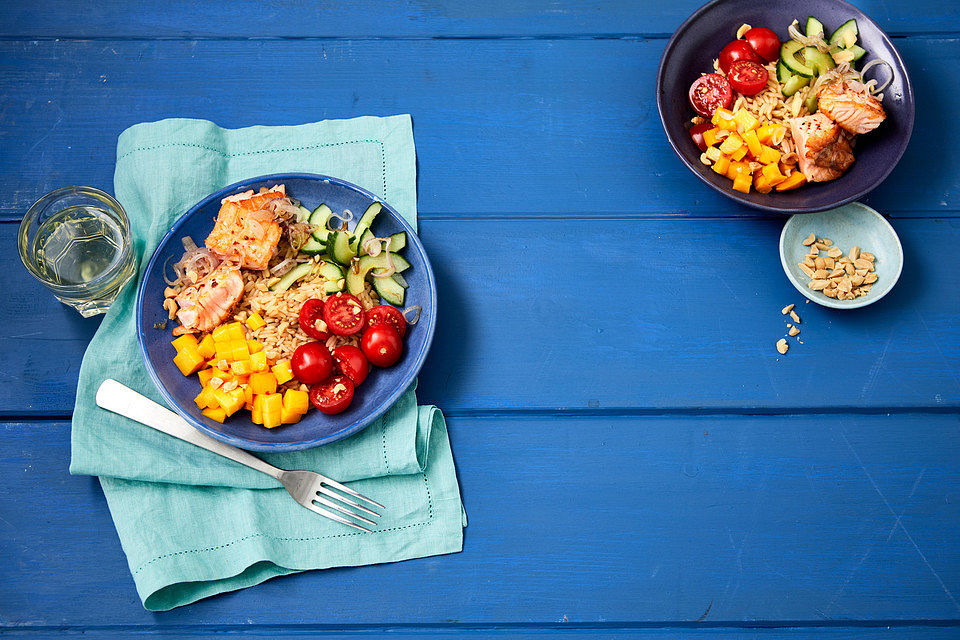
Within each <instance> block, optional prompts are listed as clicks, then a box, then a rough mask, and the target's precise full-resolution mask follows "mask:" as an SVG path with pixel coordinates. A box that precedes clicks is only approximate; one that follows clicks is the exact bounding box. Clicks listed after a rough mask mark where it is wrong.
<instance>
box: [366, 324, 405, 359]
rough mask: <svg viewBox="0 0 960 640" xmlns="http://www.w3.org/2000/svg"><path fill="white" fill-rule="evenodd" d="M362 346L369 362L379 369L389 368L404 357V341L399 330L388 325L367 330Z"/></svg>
mask: <svg viewBox="0 0 960 640" xmlns="http://www.w3.org/2000/svg"><path fill="white" fill-rule="evenodd" d="M360 346H361V347H362V348H363V355H365V356H367V360H369V361H370V362H372V363H373V364H375V365H377V366H378V367H389V366H391V365H393V364H395V363H396V362H397V360H399V359H400V356H402V355H403V340H401V339H400V334H399V333H397V330H396V329H394V328H393V327H391V326H390V325H388V324H378V325H375V326H373V327H370V328H369V329H367V330H366V331H365V332H364V334H363V337H362V338H360Z"/></svg>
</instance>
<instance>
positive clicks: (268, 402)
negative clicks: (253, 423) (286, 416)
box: [261, 393, 283, 429]
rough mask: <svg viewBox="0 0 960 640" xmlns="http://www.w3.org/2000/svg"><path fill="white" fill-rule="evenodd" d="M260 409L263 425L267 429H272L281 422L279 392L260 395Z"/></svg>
mask: <svg viewBox="0 0 960 640" xmlns="http://www.w3.org/2000/svg"><path fill="white" fill-rule="evenodd" d="M261 397H262V398H263V400H262V401H261V409H262V411H263V426H265V427H266V428H267V429H273V428H274V427H279V426H280V425H281V424H283V420H282V417H283V416H282V413H283V397H282V396H281V395H280V394H279V393H269V394H265V395H263V396H261Z"/></svg>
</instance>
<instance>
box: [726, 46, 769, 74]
mask: <svg viewBox="0 0 960 640" xmlns="http://www.w3.org/2000/svg"><path fill="white" fill-rule="evenodd" d="M737 60H749V61H751V62H763V58H761V57H760V56H759V55H757V52H756V51H754V50H753V47H751V46H750V44H749V43H748V42H747V41H746V40H734V41H733V42H731V43H730V44H728V45H727V46H725V47H724V48H723V49H721V50H720V59H719V62H720V69H721V70H723V72H724V73H726V74H728V75H729V74H730V65H732V64H733V63H734V62H736V61H737Z"/></svg>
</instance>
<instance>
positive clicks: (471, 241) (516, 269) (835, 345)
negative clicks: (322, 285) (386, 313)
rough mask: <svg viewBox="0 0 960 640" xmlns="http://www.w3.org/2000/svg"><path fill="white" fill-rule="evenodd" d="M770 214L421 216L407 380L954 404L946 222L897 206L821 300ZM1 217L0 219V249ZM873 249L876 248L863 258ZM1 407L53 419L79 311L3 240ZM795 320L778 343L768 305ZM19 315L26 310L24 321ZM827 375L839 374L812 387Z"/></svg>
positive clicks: (443, 399) (610, 397)
mask: <svg viewBox="0 0 960 640" xmlns="http://www.w3.org/2000/svg"><path fill="white" fill-rule="evenodd" d="M780 226H781V223H780V222H779V221H775V220H752V221H746V220H701V221H696V222H691V221H688V220H670V219H666V220H626V221H624V220H602V221H594V222H590V221H586V220H576V219H569V220H565V219H557V220H538V221H523V220H498V221H496V222H493V223H491V222H485V221H479V220H478V221H469V220H460V219H454V220H427V221H424V222H423V223H422V224H421V227H420V229H421V239H422V240H423V243H424V247H425V248H426V251H427V254H428V255H429V256H430V259H431V263H432V265H433V268H434V271H435V273H436V277H437V287H438V299H439V301H440V312H439V313H440V315H439V317H438V323H437V333H436V337H435V340H434V343H433V347H432V349H431V352H430V356H429V357H428V360H427V362H426V364H425V366H424V368H423V371H422V373H421V377H420V386H419V389H418V395H419V397H420V400H421V401H422V402H426V403H435V404H438V405H440V406H442V407H443V408H444V410H447V411H472V410H488V409H493V410H521V411H529V410H550V411H553V410H556V411H586V412H596V411H600V410H605V409H615V410H618V411H628V412H629V411H662V410H681V411H698V410H701V409H703V408H708V409H719V410H735V411H740V410H747V411H760V412H764V411H783V410H790V409H794V408H802V409H805V410H814V411H828V412H829V411H835V410H837V409H842V408H850V407H857V408H867V409H872V410H880V409H887V408H892V409H898V408H899V409H903V408H911V407H928V408H931V409H933V410H939V411H943V410H954V411H955V410H956V409H957V407H958V406H960V373H958V372H960V343H958V342H957V340H956V339H955V338H956V335H957V329H958V322H960V320H958V318H960V297H958V296H955V295H944V292H949V291H957V290H960V273H958V272H957V271H956V269H952V268H950V265H949V264H948V262H949V261H947V262H945V261H944V259H943V256H947V255H951V254H952V252H953V246H954V245H955V244H956V238H957V234H958V233H960V221H957V220H953V219H948V220H900V221H897V222H896V226H897V229H898V231H899V233H900V236H901V239H902V242H903V246H904V253H905V255H906V264H905V266H904V270H903V275H902V277H901V281H900V282H899V284H898V285H897V286H896V287H895V288H894V290H893V291H892V292H891V293H890V294H889V295H888V296H887V297H886V298H885V299H883V300H881V301H880V302H878V303H876V304H874V305H872V306H871V307H869V308H867V309H865V310H860V311H835V310H830V309H826V308H822V307H819V306H818V305H815V304H812V303H811V304H803V298H802V297H801V296H800V294H799V293H797V292H796V290H795V289H793V287H792V286H791V285H790V284H789V282H788V281H787V280H786V277H785V276H784V274H783V272H782V270H781V268H780V264H779V257H778V254H777V241H778V238H779V232H780ZM15 231H16V225H15V224H13V223H6V224H0V242H3V243H6V246H12V244H13V234H14V233H15ZM881 259H882V256H881ZM0 269H5V271H4V272H5V273H8V274H10V275H9V278H10V280H9V285H10V286H11V289H10V292H9V301H8V305H9V306H8V308H7V310H6V318H7V322H6V323H4V329H3V332H4V334H3V335H4V338H6V339H7V340H16V341H17V343H18V345H19V347H18V348H17V349H12V350H10V351H9V352H8V353H7V356H6V357H7V361H6V367H5V368H4V373H3V374H2V375H3V376H4V379H5V381H6V384H3V385H0V411H3V412H4V413H5V415H8V416H10V415H14V416H19V415H60V416H62V415H65V414H67V413H69V412H70V410H71V407H72V406H73V402H74V395H75V389H76V379H77V372H78V370H79V366H80V360H81V357H82V354H83V350H84V349H85V348H86V344H87V341H88V340H89V338H90V337H91V335H92V332H93V331H94V330H95V328H96V326H97V321H96V320H95V319H93V320H83V319H81V318H80V317H79V316H77V315H76V314H75V313H74V312H73V311H72V310H70V309H67V308H65V307H63V306H61V305H60V304H59V303H58V302H57V301H56V300H55V299H54V298H53V297H52V296H50V295H49V294H48V293H47V292H46V291H45V290H44V289H42V288H41V287H40V285H39V284H38V283H36V282H34V281H33V280H32V279H31V278H30V276H29V274H27V272H26V270H25V269H23V268H22V266H21V265H20V264H19V262H18V257H17V256H16V255H15V254H13V253H12V252H8V253H6V254H2V255H0ZM791 302H792V303H798V305H799V306H798V311H799V312H800V314H801V317H802V320H803V323H802V324H801V325H800V328H801V334H800V336H799V339H800V340H802V341H803V344H798V343H793V346H792V348H791V350H790V352H789V353H788V354H787V355H786V356H780V354H779V353H777V351H776V348H775V343H776V341H777V340H778V339H779V338H780V337H782V336H783V335H784V332H785V331H786V322H787V318H786V317H784V316H782V315H781V314H780V308H781V307H782V306H784V305H786V304H788V303H791ZM37 318H43V321H42V322H41V323H38V322H37V321H36V319H37ZM829 372H834V373H836V372H842V373H843V376H842V383H837V384H833V383H828V382H827V377H828V375H829Z"/></svg>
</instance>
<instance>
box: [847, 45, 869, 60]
mask: <svg viewBox="0 0 960 640" xmlns="http://www.w3.org/2000/svg"><path fill="white" fill-rule="evenodd" d="M847 51H852V52H853V62H856V61H857V60H859V59H860V58H862V57H863V56H865V55H867V50H866V49H864V48H863V47H861V46H860V45H857V44H855V45H853V46H852V47H850V48H849V49H847Z"/></svg>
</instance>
